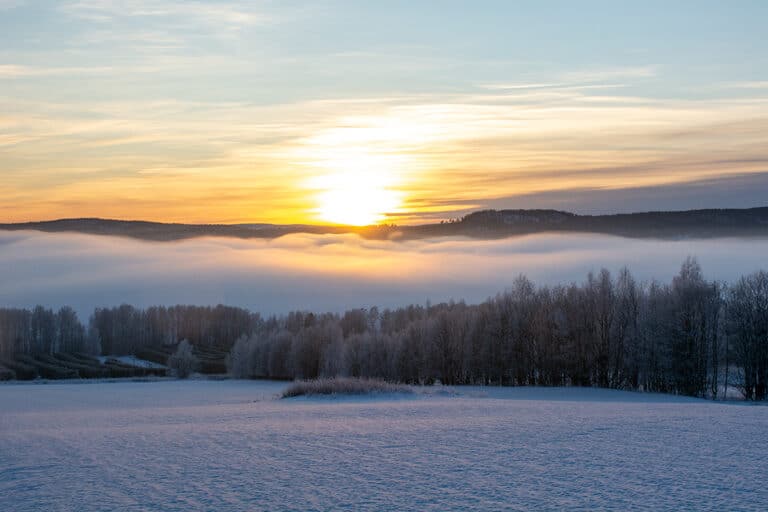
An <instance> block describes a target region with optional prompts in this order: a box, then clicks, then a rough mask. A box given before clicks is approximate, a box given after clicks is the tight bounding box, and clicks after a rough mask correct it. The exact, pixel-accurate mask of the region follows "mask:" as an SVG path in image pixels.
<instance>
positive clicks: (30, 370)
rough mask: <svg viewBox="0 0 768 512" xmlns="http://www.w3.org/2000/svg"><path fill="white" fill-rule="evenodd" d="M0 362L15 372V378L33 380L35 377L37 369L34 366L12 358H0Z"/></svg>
mask: <svg viewBox="0 0 768 512" xmlns="http://www.w3.org/2000/svg"><path fill="white" fill-rule="evenodd" d="M0 363H2V365H3V366H4V367H6V368H8V369H9V370H13V371H14V373H16V378H17V379H19V380H33V379H36V378H37V370H36V369H35V367H34V366H31V365H28V364H25V363H22V362H21V361H14V360H12V359H10V360H9V359H3V360H0Z"/></svg>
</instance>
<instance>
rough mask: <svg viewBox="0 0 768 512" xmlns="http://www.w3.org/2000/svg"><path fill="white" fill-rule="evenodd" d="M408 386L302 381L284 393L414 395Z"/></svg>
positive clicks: (339, 380)
mask: <svg viewBox="0 0 768 512" xmlns="http://www.w3.org/2000/svg"><path fill="white" fill-rule="evenodd" d="M412 392H413V390H412V389H411V388H409V387H408V386H403V385H400V384H393V383H391V382H387V381H384V380H379V379H357V378H350V377H337V378H333V379H316V380H302V381H298V382H294V383H293V384H292V385H291V386H290V387H289V388H288V389H286V390H285V391H283V395H282V397H283V398H290V397H294V396H302V395H309V396H311V395H367V394H369V393H412Z"/></svg>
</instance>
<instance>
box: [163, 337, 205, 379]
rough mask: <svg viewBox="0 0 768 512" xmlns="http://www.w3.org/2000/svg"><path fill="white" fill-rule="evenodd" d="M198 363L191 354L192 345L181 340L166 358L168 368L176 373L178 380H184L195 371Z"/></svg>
mask: <svg viewBox="0 0 768 512" xmlns="http://www.w3.org/2000/svg"><path fill="white" fill-rule="evenodd" d="M198 364H199V361H198V359H197V357H195V355H194V354H193V353H192V345H190V344H189V342H188V341H187V340H182V342H181V343H179V347H178V348H177V349H176V352H174V353H173V354H172V355H171V356H170V357H168V367H169V368H170V369H171V370H173V371H174V372H175V373H176V376H177V377H178V378H180V379H186V378H187V377H189V376H190V375H191V374H192V372H194V371H195V370H196V369H197V366H198Z"/></svg>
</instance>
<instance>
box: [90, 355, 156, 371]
mask: <svg viewBox="0 0 768 512" xmlns="http://www.w3.org/2000/svg"><path fill="white" fill-rule="evenodd" d="M96 358H97V359H98V360H99V362H100V363H101V364H104V363H105V362H106V361H107V359H117V360H118V361H120V362H121V363H124V364H129V365H131V366H136V367H137V368H159V369H162V368H167V366H165V365H162V364H160V363H155V362H153V361H147V360H146V359H139V358H138V357H136V356H97V357H96Z"/></svg>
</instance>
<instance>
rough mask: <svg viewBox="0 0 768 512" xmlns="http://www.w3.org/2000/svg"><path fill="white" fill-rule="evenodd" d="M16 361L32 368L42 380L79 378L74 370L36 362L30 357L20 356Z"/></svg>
mask: <svg viewBox="0 0 768 512" xmlns="http://www.w3.org/2000/svg"><path fill="white" fill-rule="evenodd" d="M18 359H19V361H21V362H22V363H24V364H27V365H30V366H34V368H35V369H36V370H37V373H38V374H39V375H40V376H41V377H43V378H44V379H76V378H78V376H79V375H78V373H77V371H76V370H72V369H70V368H64V367H62V366H58V365H55V364H49V363H47V362H43V361H38V360H35V359H34V358H32V357H30V356H20V357H19V358H18Z"/></svg>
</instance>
